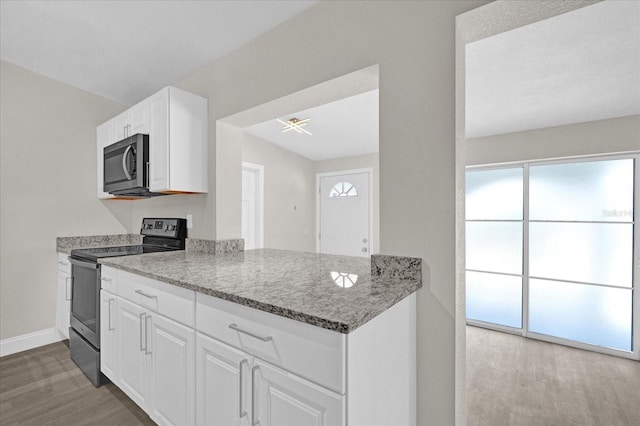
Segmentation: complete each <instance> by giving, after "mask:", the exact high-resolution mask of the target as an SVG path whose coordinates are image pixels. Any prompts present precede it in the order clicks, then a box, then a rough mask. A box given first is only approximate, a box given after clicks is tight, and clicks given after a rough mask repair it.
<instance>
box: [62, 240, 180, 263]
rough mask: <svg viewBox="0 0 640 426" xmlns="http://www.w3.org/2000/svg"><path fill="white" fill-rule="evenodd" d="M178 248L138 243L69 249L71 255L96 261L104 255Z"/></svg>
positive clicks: (122, 254) (126, 254)
mask: <svg viewBox="0 0 640 426" xmlns="http://www.w3.org/2000/svg"><path fill="white" fill-rule="evenodd" d="M172 250H178V249H176V248H175V247H166V246H156V245H151V244H140V245H135V246H114V247H90V248H81V249H74V250H71V256H72V257H74V258H81V259H86V260H90V261H93V262H96V261H97V260H98V259H101V258H105V257H117V256H132V255H134V254H143V253H157V252H161V251H172Z"/></svg>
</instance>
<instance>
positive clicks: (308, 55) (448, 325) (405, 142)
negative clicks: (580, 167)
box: [134, 1, 484, 425]
mask: <svg viewBox="0 0 640 426" xmlns="http://www.w3.org/2000/svg"><path fill="white" fill-rule="evenodd" d="M483 3H484V2H475V1H424V2H418V1H365V2H343V1H322V2H319V3H318V4H316V5H315V6H313V7H311V8H309V9H307V10H306V11H305V12H303V13H301V14H300V15H297V16H296V17H294V18H293V19H291V20H289V21H287V22H285V23H283V24H282V25H280V26H278V27H276V28H274V29H273V30H271V31H269V32H268V33H266V34H264V35H262V36H261V37H258V38H257V39H255V40H253V41H251V42H250V43H247V44H246V45H245V46H243V47H242V48H240V49H238V50H236V51H234V52H231V53H230V54H229V55H227V56H225V57H223V58H221V59H219V60H217V61H215V62H214V63H212V64H210V65H209V66H206V67H204V68H203V69H201V70H199V71H197V72H196V73H194V74H193V75H191V76H190V77H188V78H186V79H185V80H183V81H181V82H179V83H178V86H179V87H181V88H182V89H185V90H188V91H192V92H194V93H198V94H200V95H202V96H206V97H208V98H209V102H210V103H209V129H210V131H209V137H210V152H212V153H215V156H216V158H215V159H213V158H211V157H210V159H209V164H210V165H212V164H217V165H221V164H223V166H224V167H225V168H227V169H229V170H230V169H231V168H232V169H233V170H237V171H238V172H237V173H238V175H239V173H240V172H239V171H240V167H241V161H242V158H241V157H242V155H241V154H240V155H237V154H236V153H234V149H235V150H236V151H237V152H241V147H240V146H239V145H238V144H234V143H233V142H231V141H230V140H224V139H217V137H218V136H220V134H218V133H217V132H216V131H215V129H216V121H217V120H219V119H222V118H224V117H228V116H231V115H233V114H236V113H239V112H241V111H244V110H247V109H249V108H252V107H256V106H259V105H262V104H265V103H267V102H269V101H272V100H274V99H278V98H281V97H283V96H286V95H288V94H291V93H295V92H297V91H300V90H302V89H305V88H308V87H311V86H314V85H317V84H320V83H322V82H325V81H327V80H330V79H333V78H336V77H338V76H341V75H344V74H347V73H350V72H353V71H356V70H360V69H362V68H365V67H368V66H371V65H375V64H379V70H380V71H379V87H380V133H379V134H380V176H381V179H380V251H381V252H382V253H387V254H397V255H408V256H416V257H421V258H422V259H423V265H424V266H423V277H424V288H423V289H421V290H420V291H419V292H418V294H417V299H418V307H417V322H418V324H417V329H418V331H417V333H418V336H417V339H418V340H417V347H418V377H417V385H418V403H417V406H418V424H419V425H430V424H431V425H448V424H453V423H454V416H455V407H454V406H455V403H454V399H455V397H454V392H455V389H454V376H455V367H454V362H455V361H454V360H455V347H454V345H455V340H454V339H455V332H454V315H455V303H454V300H455V274H454V271H455V266H454V264H455V260H454V259H455V227H454V225H455V222H454V218H455V215H454V214H455V187H454V169H455V150H454V145H455V117H454V110H455V81H454V80H455V78H454V76H455V72H454V71H455V60H454V58H455V37H454V36H455V25H454V20H455V16H456V15H458V14H460V13H462V12H465V11H468V10H470V9H472V8H475V7H477V6H479V5H481V4H483ZM292 43H293V45H295V46H301V47H302V48H300V49H295V54H291V49H289V48H284V46H291V45H292ZM222 151H224V152H225V153H227V154H228V155H230V157H229V159H228V161H224V162H223V161H222V160H221V159H220V158H218V157H219V155H220V154H221V153H222ZM216 174H217V175H218V176H217V178H216V177H210V182H209V183H210V190H211V191H213V190H214V188H217V189H220V190H221V191H223V192H224V193H225V194H227V195H228V196H229V197H228V198H226V197H223V196H221V194H220V193H216V194H215V202H212V201H211V200H209V201H207V202H206V203H205V202H202V203H201V204H200V207H202V209H201V211H202V215H203V216H200V217H197V216H194V218H195V219H196V228H194V230H193V234H194V235H197V236H200V237H204V238H213V237H216V235H215V233H214V232H211V231H206V232H204V231H203V230H202V229H201V228H198V225H197V223H199V222H201V221H202V220H205V219H206V220H209V219H208V218H212V217H214V214H215V216H216V218H217V219H216V228H217V229H216V231H215V232H216V233H218V234H219V235H218V237H219V238H220V233H221V232H225V234H224V236H225V237H234V236H235V237H239V236H240V233H241V227H240V217H241V215H240V206H241V202H240V191H239V190H232V191H227V190H226V188H227V185H234V186H235V185H237V187H238V188H239V185H240V177H239V176H238V178H237V184H236V183H235V179H234V180H233V182H231V181H225V182H216V179H222V178H224V176H221V175H220V174H219V173H218V171H216ZM210 175H211V174H210ZM229 179H231V178H229ZM208 198H209V199H211V198H212V194H209V196H208ZM214 203H215V204H216V205H215V206H214V205H213V204H214ZM159 207H161V206H159ZM134 208H137V207H134ZM158 211H159V212H162V209H161V208H160V209H159V210H158ZM224 211H227V213H224ZM185 213H186V211H185ZM222 214H224V217H222V216H221V215H222Z"/></svg>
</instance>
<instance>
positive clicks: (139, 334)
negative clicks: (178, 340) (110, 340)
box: [101, 297, 151, 409]
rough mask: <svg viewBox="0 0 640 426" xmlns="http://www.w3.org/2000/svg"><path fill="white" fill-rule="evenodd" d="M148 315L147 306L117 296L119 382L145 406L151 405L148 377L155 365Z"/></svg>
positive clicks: (119, 385) (126, 391) (117, 376)
mask: <svg viewBox="0 0 640 426" xmlns="http://www.w3.org/2000/svg"><path fill="white" fill-rule="evenodd" d="M146 314H147V310H146V309H145V308H143V307H141V306H139V305H136V304H135V303H131V302H129V301H127V300H125V299H123V298H121V297H118V298H117V300H116V333H115V336H116V353H117V355H116V363H117V366H118V368H117V370H116V384H117V385H118V387H120V389H122V390H123V391H124V393H126V394H127V395H128V396H129V398H131V399H132V400H133V401H134V402H135V403H136V404H138V405H139V406H140V407H142V408H143V409H146V407H149V406H150V403H149V379H148V377H149V373H150V371H149V370H150V367H151V366H150V363H149V361H148V353H147V344H148V339H147V333H146V330H145V326H146V324H145V317H146ZM101 343H102V342H101Z"/></svg>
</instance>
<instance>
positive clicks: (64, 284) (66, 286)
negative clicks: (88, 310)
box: [56, 253, 71, 339]
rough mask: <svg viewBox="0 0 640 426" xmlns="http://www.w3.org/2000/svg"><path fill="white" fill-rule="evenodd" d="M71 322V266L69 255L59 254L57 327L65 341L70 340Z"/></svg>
mask: <svg viewBox="0 0 640 426" xmlns="http://www.w3.org/2000/svg"><path fill="white" fill-rule="evenodd" d="M70 320H71V264H70V263H69V259H67V255H66V254H64V253H58V291H57V297H56V327H57V328H58V332H59V333H60V335H62V336H63V337H64V338H65V339H68V338H69V323H70Z"/></svg>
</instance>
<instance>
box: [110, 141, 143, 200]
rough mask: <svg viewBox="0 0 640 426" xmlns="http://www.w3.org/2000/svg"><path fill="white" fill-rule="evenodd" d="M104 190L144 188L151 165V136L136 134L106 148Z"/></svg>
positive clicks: (111, 191)
mask: <svg viewBox="0 0 640 426" xmlns="http://www.w3.org/2000/svg"><path fill="white" fill-rule="evenodd" d="M103 161H104V191H105V192H110V193H113V192H116V191H123V190H130V189H132V188H144V187H148V185H145V183H146V181H147V176H148V172H147V167H148V165H149V137H148V136H147V135H143V134H136V135H133V136H131V137H129V138H127V139H124V140H121V141H120V142H116V143H114V144H113V145H109V146H107V147H106V148H104V160H103Z"/></svg>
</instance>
